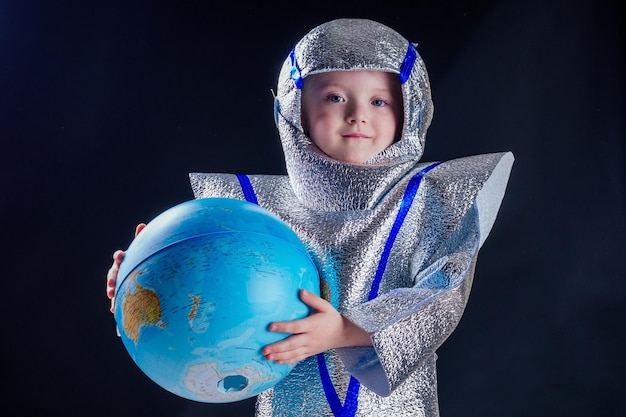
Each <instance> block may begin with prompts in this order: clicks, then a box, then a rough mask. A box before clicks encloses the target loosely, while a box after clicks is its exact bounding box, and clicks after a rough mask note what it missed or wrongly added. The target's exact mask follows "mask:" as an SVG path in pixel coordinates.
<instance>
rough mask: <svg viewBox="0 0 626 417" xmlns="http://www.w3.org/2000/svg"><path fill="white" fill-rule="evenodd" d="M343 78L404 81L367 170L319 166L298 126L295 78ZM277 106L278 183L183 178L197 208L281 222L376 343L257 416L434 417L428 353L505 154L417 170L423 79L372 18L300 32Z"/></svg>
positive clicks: (261, 401)
mask: <svg viewBox="0 0 626 417" xmlns="http://www.w3.org/2000/svg"><path fill="white" fill-rule="evenodd" d="M344 70H345V71H348V70H380V71H387V72H392V73H396V74H398V75H399V77H400V80H401V83H402V94H403V100H404V122H403V130H402V135H401V138H400V140H399V141H397V142H396V143H394V144H393V145H392V146H390V147H389V148H387V149H386V150H384V151H383V152H381V153H380V154H378V155H376V156H374V157H373V158H372V159H371V160H369V161H368V162H367V163H366V164H364V165H351V164H348V163H343V162H339V161H336V160H333V159H331V158H329V157H328V156H326V155H325V154H323V153H322V152H321V151H320V150H319V149H318V148H317V147H316V146H315V145H314V144H312V142H311V140H310V139H309V138H308V137H307V136H306V134H305V133H304V131H303V128H302V125H301V121H300V116H301V114H300V98H301V86H302V82H303V80H305V79H306V77H307V76H308V75H311V74H315V73H320V72H326V71H344ZM275 107H276V108H275V115H276V123H277V126H278V130H279V134H280V138H281V141H282V145H283V149H284V153H285V161H286V167H287V172H288V176H280V175H250V176H247V177H241V176H235V175H232V174H200V173H192V174H190V178H191V183H192V188H193V191H194V194H195V197H196V198H201V197H229V198H237V199H248V200H250V195H253V197H254V198H256V199H257V201H258V204H260V205H261V206H262V207H264V208H266V209H268V210H270V211H272V212H274V213H275V214H277V215H278V216H279V217H280V218H282V219H283V220H284V221H285V222H286V223H287V224H289V225H290V226H291V227H292V228H293V229H294V230H295V231H296V233H297V234H298V235H299V236H300V238H301V239H302V241H303V242H304V243H305V245H306V246H307V248H308V250H309V252H310V253H311V256H312V257H313V259H314V261H315V262H316V264H317V266H318V268H319V271H320V276H321V280H322V281H321V287H322V296H323V297H324V298H326V299H327V300H328V301H330V302H331V304H332V305H333V306H334V307H335V308H337V310H338V311H339V312H340V313H341V314H342V315H344V316H345V317H347V318H348V319H349V320H351V321H352V322H354V323H355V324H357V325H358V326H360V327H361V328H363V329H364V330H366V331H367V332H372V343H373V346H371V347H353V348H341V349H334V350H331V351H328V352H326V353H324V354H321V355H318V356H317V357H309V358H307V359H306V360H304V361H302V362H300V363H299V364H298V365H297V366H296V367H295V368H294V370H293V371H292V372H291V373H290V374H289V375H288V376H287V377H286V378H285V379H283V380H282V381H281V382H279V383H278V384H277V385H276V386H274V387H273V388H272V389H270V390H268V391H265V392H263V393H261V394H260V395H259V396H258V398H257V415H258V416H297V417H302V416H333V415H334V416H339V415H341V416H344V415H345V416H353V415H356V416H384V417H388V416H411V417H417V416H437V415H438V414H439V412H438V402H437V381H436V368H435V360H436V354H435V351H436V349H437V348H438V347H439V346H441V344H442V343H443V342H444V341H445V340H446V338H447V337H448V336H449V335H450V334H451V333H452V331H453V330H454V329H455V327H456V325H457V324H458V322H459V320H460V318H461V315H462V314H463V310H464V308H465V305H466V302H467V299H468V296H469V292H470V287H471V284H472V278H473V271H474V265H475V262H476V258H477V254H478V249H479V248H480V246H481V245H482V243H483V242H484V240H485V238H486V237H487V235H488V233H489V231H490V229H491V227H492V225H493V222H494V220H495V217H496V214H497V211H498V209H499V206H500V203H501V200H502V198H503V196H504V191H505V188H506V183H507V181H508V177H509V172H510V169H511V166H512V163H513V156H512V154H511V153H496V154H486V155H478V156H472V157H467V158H461V159H456V160H451V161H447V162H443V163H440V164H430V163H420V162H419V159H420V157H421V155H422V152H423V147H424V140H425V135H426V129H427V128H428V125H429V124H430V121H431V118H432V101H431V97H430V86H429V82H428V76H427V73H426V69H425V67H424V64H423V62H422V60H421V58H420V57H419V55H418V54H417V52H416V50H415V46H414V45H413V44H411V43H409V42H408V41H407V40H406V39H404V38H403V37H402V36H401V35H399V34H398V33H397V32H395V31H394V30H392V29H390V28H388V27H386V26H384V25H381V24H379V23H376V22H373V21H369V20H362V19H339V20H335V21H331V22H328V23H325V24H323V25H320V26H318V27H316V28H314V29H313V30H312V31H310V32H309V33H308V34H307V35H306V36H305V37H304V38H303V39H302V40H301V41H300V42H299V43H298V44H297V45H296V46H295V48H294V50H293V51H292V53H291V54H290V56H289V57H288V58H287V59H286V60H285V63H284V65H283V67H282V70H281V73H280V76H279V80H278V89H277V96H276V103H275ZM242 178H243V180H242ZM246 181H249V183H246ZM246 184H247V185H246Z"/></svg>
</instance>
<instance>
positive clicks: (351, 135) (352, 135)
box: [342, 133, 369, 139]
mask: <svg viewBox="0 0 626 417" xmlns="http://www.w3.org/2000/svg"><path fill="white" fill-rule="evenodd" d="M342 136H343V137H344V138H348V139H367V138H368V137H369V136H367V135H365V134H363V133H348V134H347V135H342Z"/></svg>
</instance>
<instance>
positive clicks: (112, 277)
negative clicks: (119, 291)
mask: <svg viewBox="0 0 626 417" xmlns="http://www.w3.org/2000/svg"><path fill="white" fill-rule="evenodd" d="M144 227H146V225H145V223H140V224H138V225H137V228H135V237H136V236H137V235H138V234H139V233H140V232H141V231H142V230H143V228H144ZM125 254H126V252H125V251H123V250H116V251H115V252H114V253H113V264H112V265H111V268H109V271H108V272H107V288H106V291H107V297H109V298H110V299H111V308H110V310H111V313H113V311H114V309H115V305H114V300H115V298H114V297H115V283H116V282H117V273H118V272H119V270H120V265H121V264H122V259H124V255H125Z"/></svg>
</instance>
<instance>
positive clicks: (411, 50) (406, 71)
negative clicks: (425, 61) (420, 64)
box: [400, 42, 417, 84]
mask: <svg viewBox="0 0 626 417" xmlns="http://www.w3.org/2000/svg"><path fill="white" fill-rule="evenodd" d="M416 60H417V49H415V45H414V44H412V43H411V42H409V47H408V49H407V51H406V55H405V57H404V61H403V62H402V66H401V67H400V84H404V83H405V82H406V81H407V80H408V79H409V77H410V76H411V71H413V65H415V61H416Z"/></svg>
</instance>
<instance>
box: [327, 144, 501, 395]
mask: <svg viewBox="0 0 626 417" xmlns="http://www.w3.org/2000/svg"><path fill="white" fill-rule="evenodd" d="M507 155H508V156H507ZM512 162H513V161H512V155H511V154H504V156H503V158H501V159H500V163H499V164H497V165H496V166H495V168H494V170H493V171H492V174H491V176H490V177H489V178H488V179H487V181H485V183H484V184H483V187H482V189H481V190H480V191H479V192H478V193H477V195H476V199H475V201H474V203H473V204H472V205H471V208H470V209H469V210H467V211H466V213H465V214H464V215H463V216H462V218H461V219H460V221H459V222H458V223H457V226H456V227H455V228H454V229H453V230H452V231H451V232H450V233H449V234H447V235H446V237H445V238H444V239H442V241H441V243H440V244H439V245H438V247H437V249H436V250H435V251H434V252H433V253H432V255H431V256H429V258H428V261H427V262H424V263H422V264H421V265H423V266H422V267H421V268H420V270H419V271H416V272H415V274H414V276H415V278H414V281H413V282H414V286H413V287H410V288H398V289H395V290H392V291H390V292H388V293H385V294H381V295H379V296H378V297H377V298H375V299H374V300H371V301H368V302H365V303H363V304H360V305H357V306H354V307H352V308H350V309H349V310H347V311H344V312H342V314H343V315H344V316H345V317H346V318H347V319H349V320H350V321H352V322H353V323H355V324H356V325H358V326H359V327H361V328H363V329H364V330H365V331H367V332H371V333H372V344H373V346H372V347H356V348H353V347H350V348H341V349H337V352H338V354H339V356H340V358H341V360H342V362H343V363H344V365H345V366H346V368H347V370H348V371H349V372H350V373H351V374H352V375H354V376H355V377H356V378H357V379H358V380H359V381H360V382H361V383H362V384H363V385H364V386H366V387H367V388H369V389H370V390H372V391H373V392H375V393H376V394H378V395H381V396H388V395H390V394H391V393H392V392H393V391H394V390H395V389H396V388H397V387H398V386H399V385H400V384H402V382H403V381H404V380H405V379H406V378H407V377H408V376H409V375H410V374H411V373H413V372H416V371H417V370H419V369H420V368H421V367H422V366H424V364H425V362H426V361H427V360H428V359H430V358H432V357H433V356H434V355H435V351H436V350H437V349H438V348H439V347H440V346H441V345H442V344H443V343H444V342H445V340H446V339H447V338H448V337H449V336H450V334H452V332H453V331H454V329H455V328H456V326H457V325H458V323H459V321H460V320H461V316H462V315H463V312H464V310H465V306H466V304H467V300H468V297H469V293H470V289H471V285H472V280H473V275H474V268H475V264H476V259H477V256H478V250H479V248H480V246H481V245H482V243H483V242H484V240H485V238H486V237H487V234H488V233H489V231H490V229H491V227H492V226H493V223H494V221H495V216H496V214H497V211H498V208H499V206H500V203H501V200H502V198H503V196H504V188H505V187H506V183H507V180H508V175H509V172H510V168H511V165H512ZM494 174H495V175H497V176H500V177H501V178H494V179H493V180H492V178H493V177H494ZM502 177H503V178H502Z"/></svg>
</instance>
